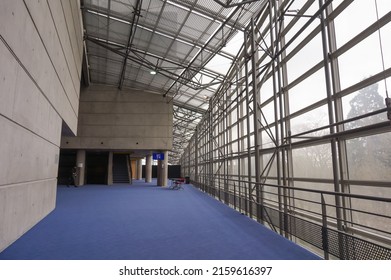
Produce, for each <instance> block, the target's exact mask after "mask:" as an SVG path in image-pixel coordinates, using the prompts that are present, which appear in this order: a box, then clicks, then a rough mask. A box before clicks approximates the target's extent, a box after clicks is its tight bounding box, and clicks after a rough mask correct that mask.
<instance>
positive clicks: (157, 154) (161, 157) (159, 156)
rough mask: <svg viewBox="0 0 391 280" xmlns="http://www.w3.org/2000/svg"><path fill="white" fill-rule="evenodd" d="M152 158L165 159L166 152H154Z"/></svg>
mask: <svg viewBox="0 0 391 280" xmlns="http://www.w3.org/2000/svg"><path fill="white" fill-rule="evenodd" d="M152 158H153V159H154V160H164V153H153V154H152Z"/></svg>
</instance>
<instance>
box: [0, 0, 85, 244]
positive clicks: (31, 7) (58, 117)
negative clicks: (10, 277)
mask: <svg viewBox="0 0 391 280" xmlns="http://www.w3.org/2000/svg"><path fill="white" fill-rule="evenodd" d="M48 3H49V4H48ZM62 4H64V5H68V6H69V7H67V8H65V11H64V9H63V6H62ZM48 5H50V6H48ZM77 7H80V5H79V2H78V1H77V0H72V2H70V3H68V1H60V0H53V1H22V0H4V1H0V36H1V37H0V59H1V64H0V95H1V102H0V131H1V134H0V154H1V157H0V205H1V211H0V251H2V250H3V249H4V248H6V247H7V246H8V245H9V244H11V243H12V242H14V241H15V240H16V239H18V238H19V237H20V236H21V235H22V234H23V233H25V232H26V231H28V230H29V229H30V228H31V227H32V226H34V224H36V223H37V222H39V221H40V220H41V219H42V218H43V217H45V216H46V215H47V214H48V213H50V211H52V210H53V209H54V207H55V201H56V185H57V171H58V162H59V147H60V142H61V128H62V124H63V122H65V123H66V125H67V126H68V127H69V128H70V130H71V131H73V133H74V134H75V133H76V132H77V119H78V107H79V91H80V72H81V57H82V52H83V49H82V41H81V35H82V31H81V30H82V21H81V17H80V11H78V10H77ZM68 25H69V26H72V28H73V29H74V30H69V29H68ZM75 30H78V31H77V32H75ZM78 40H79V41H80V42H78Z"/></svg>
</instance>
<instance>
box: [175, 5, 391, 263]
mask: <svg viewBox="0 0 391 280" xmlns="http://www.w3.org/2000/svg"><path fill="white" fill-rule="evenodd" d="M390 22H391V2H390V1H386V0H377V1H374V0H360V1H353V0H345V1H342V0H340V1H337V0H334V1H330V0H316V1H315V0H310V1H307V0H295V1H290V0H285V1H281V0H280V1H269V2H268V4H267V5H265V6H264V7H263V8H262V10H260V11H259V13H258V14H257V16H256V17H254V18H253V19H252V20H251V22H249V23H248V26H247V28H246V30H244V31H243V33H244V34H243V38H244V42H243V47H242V49H241V51H240V52H239V54H238V56H237V59H236V60H235V63H233V64H232V66H231V69H230V71H229V75H228V78H227V79H226V82H225V83H223V84H222V85H221V86H220V87H219V89H218V91H217V92H216V94H215V96H214V97H213V98H211V99H210V105H209V110H208V112H207V113H206V114H205V115H204V117H203V120H202V121H201V122H200V124H199V125H198V127H197V132H196V133H195V134H194V135H193V137H192V138H191V140H190V142H189V145H188V147H187V148H186V149H185V151H184V153H183V154H182V157H181V160H180V163H181V165H182V171H183V173H184V174H183V175H184V176H190V179H191V182H192V183H193V184H194V185H195V186H197V187H199V188H200V189H201V190H202V191H205V192H207V193H209V194H210V195H212V196H214V197H216V198H217V199H219V200H221V201H222V202H224V203H226V204H228V205H230V206H231V207H233V208H235V209H237V210H238V211H240V212H242V213H244V214H246V215H248V216H250V217H251V218H253V219H255V220H257V221H258V222H260V223H263V224H264V225H265V226H267V227H269V228H270V229H271V230H274V231H276V232H277V233H279V234H281V235H283V236H285V237H286V238H289V239H291V240H293V241H295V242H297V243H299V244H301V245H302V246H305V247H307V248H309V249H310V250H313V251H314V252H316V253H318V254H319V255H321V256H324V258H326V259H329V258H330V259H332V258H336V259H338V258H339V259H391V172H390V170H391V149H390V147H391V145H390V144H391V132H390V131H391V125H390V118H391V114H390V106H391V105H390V100H389V99H388V89H387V87H390V86H391V81H390V75H391V68H390V67H391V37H390V36H389V34H391V23H390ZM387 104H388V105H387Z"/></svg>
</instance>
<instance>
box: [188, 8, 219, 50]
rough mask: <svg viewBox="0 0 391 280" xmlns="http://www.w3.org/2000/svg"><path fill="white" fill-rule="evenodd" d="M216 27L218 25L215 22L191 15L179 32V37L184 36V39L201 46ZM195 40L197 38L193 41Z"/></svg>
mask: <svg viewBox="0 0 391 280" xmlns="http://www.w3.org/2000/svg"><path fill="white" fill-rule="evenodd" d="M218 27H219V24H218V23H216V22H213V21H211V20H209V19H206V18H204V17H201V16H199V15H197V14H191V15H190V16H189V18H188V19H187V21H186V23H185V25H184V27H183V29H182V30H181V36H182V34H184V35H185V36H186V37H188V38H192V39H193V40H194V41H195V42H197V43H198V44H202V45H203V44H205V42H206V41H207V40H208V39H209V37H210V36H211V35H212V34H213V32H214V31H215V30H216V29H217V28H218ZM195 38H197V40H195Z"/></svg>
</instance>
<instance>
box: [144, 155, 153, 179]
mask: <svg viewBox="0 0 391 280" xmlns="http://www.w3.org/2000/svg"><path fill="white" fill-rule="evenodd" d="M150 182H152V155H147V157H146V160H145V183H150Z"/></svg>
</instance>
